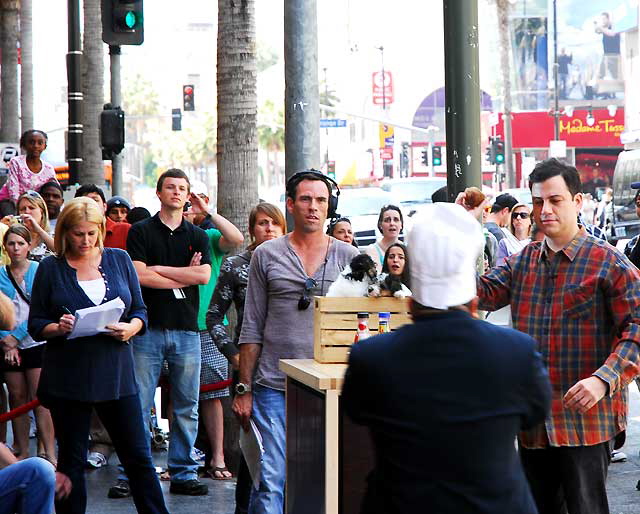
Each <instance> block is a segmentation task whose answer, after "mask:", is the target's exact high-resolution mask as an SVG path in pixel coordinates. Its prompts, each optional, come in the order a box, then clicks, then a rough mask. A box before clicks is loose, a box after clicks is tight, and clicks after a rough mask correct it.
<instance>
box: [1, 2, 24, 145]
mask: <svg viewBox="0 0 640 514" xmlns="http://www.w3.org/2000/svg"><path fill="white" fill-rule="evenodd" d="M19 8H20V2H19V1H18V0H0V18H1V21H0V48H1V50H2V71H1V72H0V87H1V88H2V90H1V96H0V102H2V108H1V111H0V120H1V121H2V126H1V127H0V141H7V142H16V143H17V142H18V140H19V139H20V119H19V114H18V48H17V43H18V26H19V25H18V10H19Z"/></svg>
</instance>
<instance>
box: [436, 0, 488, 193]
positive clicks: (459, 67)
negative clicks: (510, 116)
mask: <svg viewBox="0 0 640 514" xmlns="http://www.w3.org/2000/svg"><path fill="white" fill-rule="evenodd" d="M443 7H444V50H445V54H444V70H445V71H444V78H445V80H444V84H445V98H446V109H445V113H446V114H445V115H446V125H447V192H448V195H449V199H450V200H451V201H453V200H455V198H456V196H457V195H458V193H459V192H460V191H464V190H465V188H467V187H470V186H476V187H481V185H482V176H481V173H482V171H481V170H482V156H481V153H480V86H479V84H480V80H479V62H478V2H469V1H467V0H443Z"/></svg>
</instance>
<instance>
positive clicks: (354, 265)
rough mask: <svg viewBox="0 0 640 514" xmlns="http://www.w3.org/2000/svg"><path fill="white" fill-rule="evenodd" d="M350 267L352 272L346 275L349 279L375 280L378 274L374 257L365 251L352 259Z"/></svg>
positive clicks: (359, 280) (358, 280)
mask: <svg viewBox="0 0 640 514" xmlns="http://www.w3.org/2000/svg"><path fill="white" fill-rule="evenodd" d="M349 267H350V268H351V272H349V273H347V275H345V276H346V278H348V279H349V280H355V281H357V282H362V281H363V280H365V279H367V280H369V281H373V280H375V278H376V277H377V276H378V271H377V270H376V263H375V262H373V259H372V258H371V257H369V256H368V255H366V254H364V253H361V254H360V255H356V256H355V257H354V258H353V259H352V260H351V263H350V264H349Z"/></svg>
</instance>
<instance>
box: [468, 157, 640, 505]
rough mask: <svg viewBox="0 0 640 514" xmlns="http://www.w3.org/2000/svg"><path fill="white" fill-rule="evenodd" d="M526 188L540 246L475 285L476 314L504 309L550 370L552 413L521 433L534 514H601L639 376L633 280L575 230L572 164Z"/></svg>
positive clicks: (546, 169)
mask: <svg viewBox="0 0 640 514" xmlns="http://www.w3.org/2000/svg"><path fill="white" fill-rule="evenodd" d="M529 186H530V188H531V192H532V196H533V216H534V219H535V222H536V225H538V226H539V227H540V228H541V230H542V232H543V233H544V235H545V237H544V241H542V242H535V243H531V244H530V245H528V246H527V247H526V248H525V249H524V250H523V251H522V252H521V253H519V254H516V255H513V256H511V257H510V258H508V259H507V260H506V262H505V263H504V264H503V265H502V266H499V267H497V268H494V269H492V270H491V271H490V272H489V273H487V274H486V275H484V276H482V277H480V278H479V279H478V296H479V298H480V307H481V308H482V309H485V310H489V311H493V310H497V309H499V308H501V307H503V306H505V305H507V304H511V313H512V318H513V326H514V328H516V329H518V330H521V331H522V332H525V333H526V334H529V335H530V336H532V337H533V338H534V339H536V340H537V341H538V344H539V351H540V353H541V354H542V358H543V361H544V362H545V364H546V365H547V367H548V369H549V377H550V379H551V385H552V390H553V392H552V407H551V416H550V417H549V418H547V420H546V421H545V422H544V423H542V424H540V425H538V426H536V427H534V428H533V429H531V430H528V431H526V432H522V433H521V434H520V449H521V458H522V462H523V465H524V468H525V471H526V473H527V478H528V479H529V484H530V485H531V490H532V492H533V495H534V499H535V501H536V504H537V506H538V510H539V511H540V514H546V513H554V514H555V513H561V512H567V511H568V512H569V514H577V513H585V512H588V513H590V514H604V513H607V514H608V513H609V507H608V501H607V493H606V489H605V481H606V477H607V467H608V464H609V460H610V455H611V454H610V450H611V449H610V442H611V441H612V439H614V437H615V436H616V434H618V433H619V432H621V431H622V430H624V429H625V426H626V418H627V396H628V394H627V389H626V386H627V384H629V382H631V381H632V380H633V378H634V377H635V376H636V375H637V374H638V370H639V368H638V365H639V357H640V346H639V345H640V273H639V272H638V270H637V269H636V268H635V266H633V265H632V264H631V263H630V262H629V260H628V259H627V258H626V257H625V256H624V255H623V254H622V253H621V252H619V251H618V250H616V249H615V248H613V247H612V246H611V245H609V244H608V243H606V242H603V241H601V240H599V239H597V238H595V237H593V236H592V235H590V234H588V233H587V232H586V231H585V230H584V228H581V227H579V225H578V223H577V218H578V216H577V215H578V213H579V212H580V208H581V206H582V193H580V190H581V184H580V177H579V175H578V172H577V170H576V169H575V168H574V167H572V166H568V165H566V164H564V163H562V162H560V161H558V160H556V159H549V160H547V161H543V162H540V163H538V165H537V166H536V167H535V169H534V170H533V172H532V173H531V175H530V176H529ZM459 203H462V202H461V201H460V200H459ZM474 214H479V213H474ZM565 508H566V509H567V510H564V509H565Z"/></svg>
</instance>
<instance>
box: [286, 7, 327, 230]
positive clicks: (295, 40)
mask: <svg viewBox="0 0 640 514" xmlns="http://www.w3.org/2000/svg"><path fill="white" fill-rule="evenodd" d="M284 79H285V87H284V110H285V116H284V147H285V176H286V178H287V179H288V178H289V177H291V176H292V175H293V174H294V173H296V172H297V171H302V170H304V169H307V168H319V165H320V101H319V100H320V95H319V91H318V20H317V3H316V0H285V2H284ZM287 225H288V227H289V228H290V229H291V228H293V219H292V218H291V215H290V214H289V213H287Z"/></svg>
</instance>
